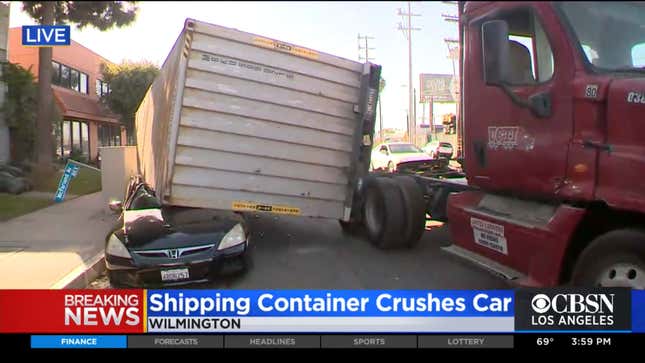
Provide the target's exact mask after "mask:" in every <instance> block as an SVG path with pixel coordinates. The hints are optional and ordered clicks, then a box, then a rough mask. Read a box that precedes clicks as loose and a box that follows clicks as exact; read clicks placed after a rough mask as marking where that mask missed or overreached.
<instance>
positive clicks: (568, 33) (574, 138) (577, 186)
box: [344, 2, 645, 289]
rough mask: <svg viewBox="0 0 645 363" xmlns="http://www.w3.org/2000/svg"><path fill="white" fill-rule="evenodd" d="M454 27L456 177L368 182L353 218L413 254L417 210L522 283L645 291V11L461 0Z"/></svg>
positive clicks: (464, 248) (461, 246)
mask: <svg viewBox="0 0 645 363" xmlns="http://www.w3.org/2000/svg"><path fill="white" fill-rule="evenodd" d="M459 24H460V27H459V29H460V60H461V61H460V74H461V75H462V77H461V85H460V87H461V92H460V95H461V102H460V110H459V113H460V127H459V129H460V130H459V132H462V133H463V151H464V156H465V160H464V171H465V173H466V175H465V176H466V177H465V179H453V180H450V179H441V178H431V177H425V176H419V175H411V176H402V175H394V176H385V175H376V174H371V175H370V176H368V177H366V178H364V179H363V182H362V183H361V184H360V187H359V188H360V190H359V193H356V195H357V196H358V198H360V199H361V201H360V203H356V205H360V206H361V208H360V209H357V210H355V211H353V214H352V217H353V219H352V221H353V222H360V223H359V224H360V225H362V226H364V227H365V229H366V230H367V234H368V237H369V238H370V240H371V241H372V242H373V243H375V244H376V245H378V246H380V247H395V246H401V245H408V246H410V245H413V244H414V243H415V242H416V241H417V240H418V238H419V237H420V236H421V234H422V229H423V226H424V225H425V217H426V215H425V214H426V213H427V214H429V215H430V216H431V217H432V219H438V220H441V221H447V222H448V226H449V229H450V232H451V235H452V239H453V244H452V246H450V247H447V248H446V250H447V251H448V252H452V253H454V254H457V255H460V256H462V257H465V258H467V259H470V260H471V261H473V262H477V263H479V264H480V265H483V266H485V267H487V268H488V269H490V270H492V271H495V272H497V273H499V274H501V275H503V276H505V277H506V278H508V279H512V280H515V282H516V283H517V284H519V285H522V286H556V285H563V284H572V285H579V286H626V287H632V288H640V289H643V288H645V67H644V66H645V26H644V24H645V5H644V4H643V3H629V2H625V3H620V2H588V3H585V2H571V3H567V2H554V3H551V2H465V3H463V2H460V3H459ZM414 184H416V188H415V185H414ZM422 220H423V221H422ZM354 224H356V223H354ZM344 227H346V229H347V227H348V224H347V223H344Z"/></svg>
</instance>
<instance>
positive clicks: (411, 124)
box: [397, 1, 421, 144]
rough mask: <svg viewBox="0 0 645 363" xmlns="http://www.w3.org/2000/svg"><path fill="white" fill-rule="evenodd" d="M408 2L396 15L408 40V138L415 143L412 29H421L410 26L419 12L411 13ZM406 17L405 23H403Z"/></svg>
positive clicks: (415, 121) (400, 27) (399, 28)
mask: <svg viewBox="0 0 645 363" xmlns="http://www.w3.org/2000/svg"><path fill="white" fill-rule="evenodd" d="M410 7H411V5H410V2H409V1H408V11H407V12H404V11H403V10H401V8H399V9H397V15H399V16H401V20H402V22H399V27H398V30H401V31H403V36H405V38H406V39H407V41H408V115H409V116H408V139H409V141H410V142H411V143H413V144H416V128H417V120H416V115H415V114H414V108H415V107H414V102H415V100H414V94H413V87H412V31H413V30H421V29H420V28H414V27H412V17H413V16H421V14H413V13H412V10H411V8H410ZM405 17H407V18H408V19H407V20H408V21H407V25H405V26H404V25H403V23H404V22H405Z"/></svg>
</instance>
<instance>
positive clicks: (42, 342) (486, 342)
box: [31, 334, 514, 349]
mask: <svg viewBox="0 0 645 363" xmlns="http://www.w3.org/2000/svg"><path fill="white" fill-rule="evenodd" d="M513 347H514V340H513V336H512V335H418V336H417V335H400V334H399V335H282V334H281V335H266V334H262V335H241V334H239V335H238V334H235V335H129V336H126V335H32V336H31V348H47V349H57V348H58V349H66V348H84V349H92V348H143V349H151V348H154V349H156V348H172V349H177V348H399V349H400V348H513Z"/></svg>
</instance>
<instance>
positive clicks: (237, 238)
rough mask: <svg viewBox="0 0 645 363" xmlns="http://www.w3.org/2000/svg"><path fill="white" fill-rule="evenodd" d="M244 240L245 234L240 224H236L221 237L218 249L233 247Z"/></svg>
mask: <svg viewBox="0 0 645 363" xmlns="http://www.w3.org/2000/svg"><path fill="white" fill-rule="evenodd" d="M245 241H246V234H245V233H244V228H242V225H241V224H239V223H238V224H236V225H235V227H233V228H231V230H230V231H228V233H227V234H226V235H225V236H224V238H222V242H220V244H219V247H217V249H218V250H223V249H225V248H229V247H233V246H235V245H239V244H240V243H243V242H245Z"/></svg>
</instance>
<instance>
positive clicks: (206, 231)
mask: <svg viewBox="0 0 645 363" xmlns="http://www.w3.org/2000/svg"><path fill="white" fill-rule="evenodd" d="M110 209H112V210H114V211H118V212H121V215H120V217H119V222H118V224H117V226H116V228H115V229H114V230H113V231H111V232H110V233H109V234H108V236H107V237H106V241H105V263H106V268H107V273H108V278H109V280H110V283H111V285H112V286H114V287H120V286H137V287H138V286H160V285H178V284H185V283H192V282H204V281H209V280H211V279H213V278H214V277H216V276H218V275H221V274H228V273H237V272H242V271H244V270H246V268H247V262H248V261H247V253H246V252H247V250H248V244H249V234H248V229H247V227H246V224H245V221H244V218H243V216H241V215H240V214H237V213H234V212H228V211H219V210H211V209H199V208H179V207H166V206H162V205H161V204H160V203H159V201H158V199H157V197H156V196H155V193H154V191H153V190H152V189H151V188H150V187H149V186H148V185H147V184H145V183H144V182H143V180H142V179H141V178H139V177H135V178H133V179H132V180H131V182H130V184H129V186H128V190H127V192H126V198H125V201H124V202H123V203H121V202H118V201H116V202H111V203H110Z"/></svg>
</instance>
